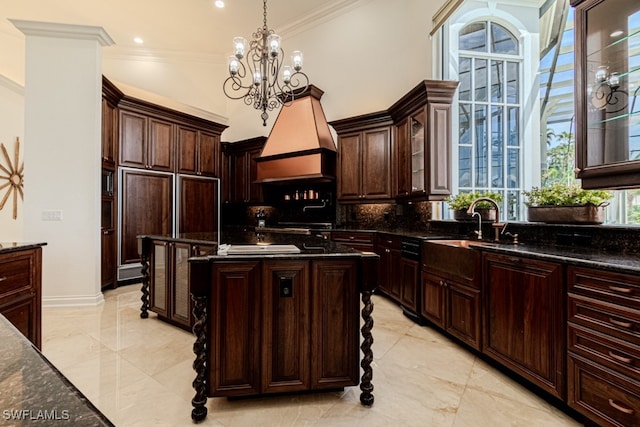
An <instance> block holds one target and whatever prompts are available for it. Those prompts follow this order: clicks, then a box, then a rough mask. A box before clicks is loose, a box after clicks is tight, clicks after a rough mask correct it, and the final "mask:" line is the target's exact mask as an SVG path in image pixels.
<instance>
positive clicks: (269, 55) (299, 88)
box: [223, 0, 309, 126]
mask: <svg viewBox="0 0 640 427" xmlns="http://www.w3.org/2000/svg"><path fill="white" fill-rule="evenodd" d="M263 3H264V19H263V25H262V28H258V29H257V30H256V32H255V33H253V34H252V37H253V40H251V43H250V44H249V50H248V51H247V40H245V39H244V38H242V37H235V38H234V39H233V55H232V56H230V57H229V62H228V66H229V77H227V79H226V80H225V81H224V85H223V89H224V94H225V95H226V96H227V97H229V98H231V99H242V100H243V101H244V103H245V104H247V105H252V104H253V107H254V108H255V109H257V110H262V114H261V115H260V117H261V118H262V125H263V126H266V125H267V119H268V118H269V114H267V111H271V110H273V109H274V108H277V107H279V106H281V105H284V106H286V105H288V104H289V103H291V101H293V99H294V97H295V94H296V93H300V92H304V91H305V90H306V89H307V87H308V86H309V78H308V77H307V75H306V74H304V73H303V72H302V71H301V70H302V59H303V57H302V52H300V51H299V50H295V51H293V52H292V54H291V63H292V65H291V66H290V65H282V58H283V57H284V51H283V50H282V47H281V46H280V36H279V35H277V34H275V32H274V31H273V30H270V29H269V28H268V27H267V0H264V2H263ZM243 58H246V64H245V62H243V61H242V59H243ZM281 69H282V74H281V73H280V70H281Z"/></svg>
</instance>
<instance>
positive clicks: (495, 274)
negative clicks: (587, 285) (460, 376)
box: [483, 253, 566, 399]
mask: <svg viewBox="0 0 640 427" xmlns="http://www.w3.org/2000/svg"><path fill="white" fill-rule="evenodd" d="M483 275H484V281H483V284H484V288H483V295H484V303H485V306H484V310H483V312H484V335H483V353H484V354H486V355H488V356H489V357H491V358H493V359H494V360H496V361H498V362H499V363H501V364H503V365H504V366H506V367H507V368H509V369H511V370H513V371H514V372H516V373H518V374H519V375H521V376H523V377H524V378H526V379H527V380H529V381H531V382H532V383H533V384H535V385H537V386H538V387H540V388H541V389H543V390H545V391H547V392H549V393H550V394H552V395H554V396H556V397H558V398H561V399H563V398H564V385H565V384H564V376H563V372H564V367H565V355H566V345H565V343H566V337H565V334H566V331H565V327H564V326H565V323H564V316H563V295H564V290H563V284H564V280H563V270H562V265H560V264H557V263H551V262H544V261H540V260H534V259H529V258H521V257H513V256H505V255H498V254H489V253H487V254H484V255H483Z"/></svg>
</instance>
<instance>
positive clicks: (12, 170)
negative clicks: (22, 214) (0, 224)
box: [0, 138, 24, 219]
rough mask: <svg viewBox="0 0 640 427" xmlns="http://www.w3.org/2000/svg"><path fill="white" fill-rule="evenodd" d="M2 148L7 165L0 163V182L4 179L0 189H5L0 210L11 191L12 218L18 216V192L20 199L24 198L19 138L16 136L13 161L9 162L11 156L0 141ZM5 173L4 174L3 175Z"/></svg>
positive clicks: (22, 165)
mask: <svg viewBox="0 0 640 427" xmlns="http://www.w3.org/2000/svg"><path fill="white" fill-rule="evenodd" d="M0 148H2V154H3V156H4V159H5V160H6V162H7V167H4V166H3V165H2V163H0V182H2V180H6V181H7V182H5V183H4V184H0V191H2V190H4V189H5V188H6V189H7V190H6V192H5V194H4V197H2V201H0V210H2V208H4V205H5V203H7V200H9V196H11V194H12V193H13V219H17V218H18V194H20V200H24V193H23V191H22V187H23V180H24V174H23V172H24V162H22V163H21V164H20V165H19V166H18V164H19V163H20V138H16V148H15V153H14V162H13V163H11V158H10V157H9V153H8V152H7V149H6V147H5V146H4V144H2V143H0ZM5 174H6V175H5Z"/></svg>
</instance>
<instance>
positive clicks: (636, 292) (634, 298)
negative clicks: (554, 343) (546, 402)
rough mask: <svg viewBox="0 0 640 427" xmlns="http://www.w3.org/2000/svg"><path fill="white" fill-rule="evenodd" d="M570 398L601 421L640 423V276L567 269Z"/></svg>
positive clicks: (575, 407) (607, 423)
mask: <svg viewBox="0 0 640 427" xmlns="http://www.w3.org/2000/svg"><path fill="white" fill-rule="evenodd" d="M567 292H568V294H567V295H568V297H567V312H568V319H567V320H568V325H567V331H568V337H567V338H568V341H567V350H568V353H567V354H568V358H567V364H568V366H567V377H568V378H567V380H568V393H567V402H568V404H569V406H571V407H572V408H574V409H575V410H577V411H578V412H580V413H582V414H584V415H585V416H587V417H588V418H590V419H591V420H592V421H594V422H596V423H598V424H599V425H615V426H631V425H638V424H640V386H639V385H638V384H640V362H639V361H640V332H639V330H640V328H639V326H640V279H638V277H637V276H635V275H629V274H621V273H614V272H607V271H598V270H593V269H589V268H581V267H572V266H570V267H569V268H568V269H567Z"/></svg>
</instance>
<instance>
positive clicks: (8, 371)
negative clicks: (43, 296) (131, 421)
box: [0, 315, 113, 427]
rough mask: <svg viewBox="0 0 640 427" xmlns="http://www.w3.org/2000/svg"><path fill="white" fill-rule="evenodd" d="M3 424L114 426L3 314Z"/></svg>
mask: <svg viewBox="0 0 640 427" xmlns="http://www.w3.org/2000/svg"><path fill="white" fill-rule="evenodd" d="M0 390H2V392H0V409H1V411H0V418H1V419H2V422H0V424H2V425H7V424H5V423H8V425H12V426H23V425H24V426H27V425H33V424H34V423H38V424H39V423H42V424H43V425H49V423H56V422H57V423H63V424H64V423H65V422H66V423H67V424H68V425H73V426H87V427H94V426H113V424H112V423H111V422H110V421H109V420H108V419H107V418H106V417H105V416H104V415H103V414H102V413H101V412H100V411H99V410H98V409H97V408H96V407H95V406H93V404H91V402H89V400H88V399H87V398H86V397H85V396H84V395H83V394H82V393H81V392H80V391H79V390H78V389H77V388H76V387H74V386H73V384H71V383H70V382H69V381H68V380H67V379H66V378H65V377H64V376H63V375H62V374H61V373H60V371H58V370H57V369H56V368H55V367H54V366H53V365H51V363H50V362H49V361H48V360H47V359H46V358H45V357H44V356H43V355H42V353H40V352H39V351H38V350H37V349H36V348H35V347H34V346H33V345H32V344H31V343H30V342H29V341H28V340H27V339H26V338H25V337H24V336H23V335H22V334H21V333H20V332H19V331H18V330H17V329H16V328H15V327H14V326H13V325H12V324H11V323H10V322H9V321H8V320H7V319H6V318H5V317H4V316H2V315H0Z"/></svg>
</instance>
